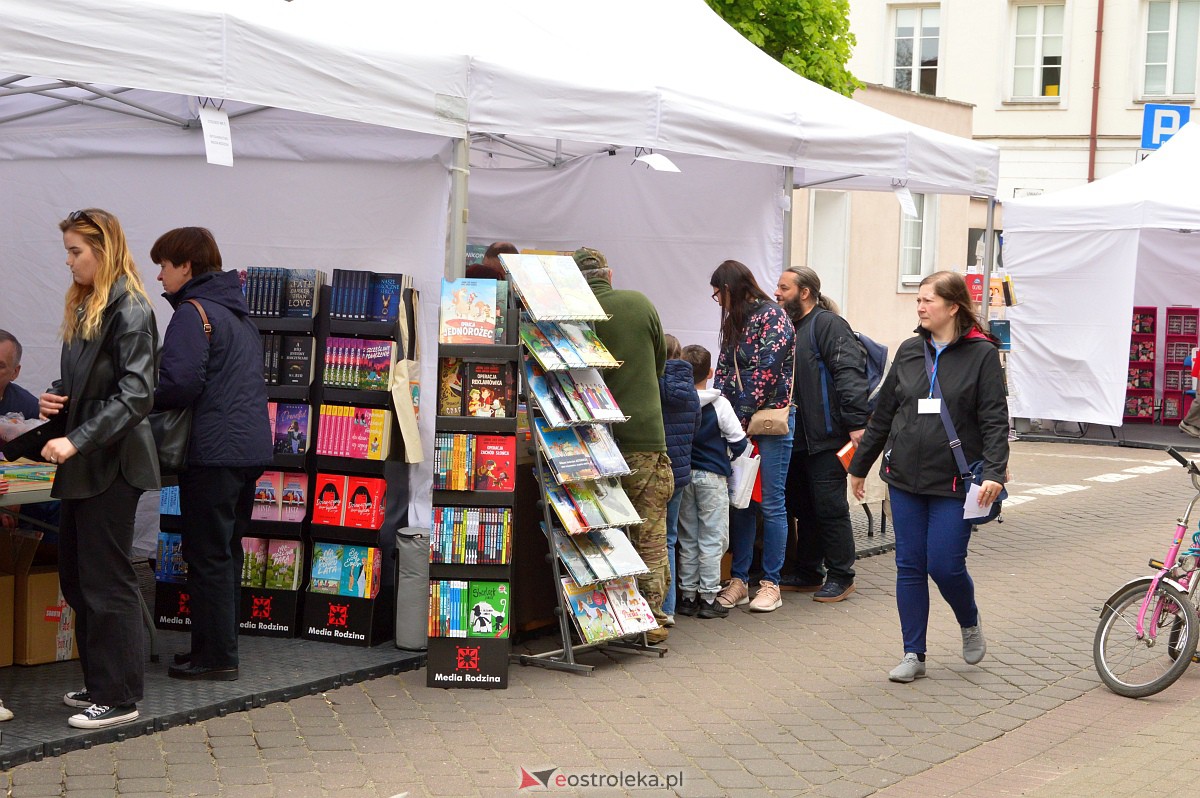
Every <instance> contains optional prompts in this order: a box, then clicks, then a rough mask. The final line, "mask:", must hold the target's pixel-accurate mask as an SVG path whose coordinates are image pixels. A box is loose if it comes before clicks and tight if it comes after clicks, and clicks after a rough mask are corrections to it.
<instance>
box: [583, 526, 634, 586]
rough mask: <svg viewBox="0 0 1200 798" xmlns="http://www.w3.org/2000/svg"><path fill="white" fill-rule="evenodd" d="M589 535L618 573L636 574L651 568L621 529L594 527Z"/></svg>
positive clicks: (623, 574) (621, 574) (625, 574)
mask: <svg viewBox="0 0 1200 798" xmlns="http://www.w3.org/2000/svg"><path fill="white" fill-rule="evenodd" d="M587 537H588V538H590V539H591V541H592V543H595V544H596V548H598V549H600V552H601V553H602V554H603V555H604V559H606V560H608V564H609V565H611V566H612V569H613V570H614V571H616V572H617V574H618V575H620V576H635V575H637V574H644V573H646V572H647V571H648V570H649V569H648V568H646V563H645V562H644V561H643V560H642V556H641V555H640V554H638V552H637V549H635V548H634V547H633V544H632V543H631V542H630V541H629V538H627V537H626V536H625V533H624V532H622V531H621V530H619V529H613V528H611V527H610V528H608V529H593V530H592V531H590V532H588V533H587Z"/></svg>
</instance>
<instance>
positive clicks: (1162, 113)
mask: <svg viewBox="0 0 1200 798" xmlns="http://www.w3.org/2000/svg"><path fill="white" fill-rule="evenodd" d="M1191 114H1192V107H1191V106H1190V105H1153V104H1147V105H1146V106H1145V111H1144V112H1143V115H1142V149H1143V150H1157V149H1158V148H1159V147H1161V146H1162V145H1163V143H1164V142H1166V141H1167V140H1168V139H1170V138H1171V136H1174V135H1175V134H1176V133H1178V132H1179V128H1181V127H1183V126H1184V125H1186V124H1187V123H1188V118H1189V117H1190V116H1191Z"/></svg>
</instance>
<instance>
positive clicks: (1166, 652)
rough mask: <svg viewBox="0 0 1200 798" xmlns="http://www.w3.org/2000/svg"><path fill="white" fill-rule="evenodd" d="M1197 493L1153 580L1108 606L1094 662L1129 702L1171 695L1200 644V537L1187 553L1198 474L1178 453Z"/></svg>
mask: <svg viewBox="0 0 1200 798" xmlns="http://www.w3.org/2000/svg"><path fill="white" fill-rule="evenodd" d="M1167 453H1168V454H1170V455H1171V456H1172V457H1174V458H1175V459H1176V460H1178V461H1179V462H1180V463H1181V464H1182V465H1183V466H1184V467H1185V468H1187V471H1188V475H1189V476H1190V477H1191V480H1192V487H1194V488H1195V489H1196V493H1195V495H1194V496H1192V499H1191V501H1189V502H1188V505H1187V510H1186V511H1185V512H1184V514H1183V517H1182V518H1180V519H1179V520H1178V521H1177V522H1176V526H1175V538H1174V540H1173V541H1172V542H1171V548H1170V549H1168V550H1167V556H1166V558H1165V559H1163V560H1162V561H1159V560H1153V559H1152V560H1150V567H1151V568H1153V569H1154V570H1155V573H1154V574H1153V575H1152V576H1142V577H1138V578H1137V579H1133V580H1131V581H1129V582H1126V583H1125V584H1124V585H1122V586H1121V587H1120V588H1118V589H1117V591H1116V592H1115V593H1113V594H1112V596H1110V597H1109V598H1108V600H1107V601H1105V602H1104V606H1103V607H1102V608H1101V609H1100V627H1099V628H1098V629H1096V639H1095V642H1094V643H1093V645H1092V658H1093V660H1094V661H1095V663H1096V671H1097V672H1098V673H1099V674H1100V679H1101V680H1102V681H1103V682H1104V684H1106V685H1107V686H1108V688H1109V689H1110V690H1112V691H1113V692H1114V693H1116V694H1118V695H1123V696H1127V697H1129V698H1144V697H1146V696H1148V695H1154V694H1155V693H1158V692H1161V691H1162V690H1165V689H1167V688H1168V687H1170V686H1171V685H1172V684H1174V683H1175V680H1176V679H1178V678H1179V677H1180V676H1182V675H1183V672H1184V671H1185V670H1187V667H1188V665H1190V664H1191V663H1192V661H1193V658H1194V657H1195V654H1196V644H1197V642H1200V636H1198V635H1200V627H1198V626H1197V616H1196V600H1197V598H1200V597H1198V596H1197V589H1198V588H1200V578H1197V577H1196V572H1197V569H1200V531H1197V532H1196V533H1195V534H1194V535H1192V537H1191V541H1190V545H1189V546H1188V547H1187V548H1184V546H1183V541H1184V539H1185V538H1186V537H1187V530H1188V519H1189V518H1190V517H1191V514H1192V508H1193V507H1194V506H1195V505H1196V500H1197V499H1200V481H1198V479H1200V468H1197V466H1196V464H1195V463H1194V462H1192V461H1190V460H1187V459H1185V458H1184V457H1183V455H1181V454H1180V453H1179V452H1177V451H1175V450H1174V449H1167Z"/></svg>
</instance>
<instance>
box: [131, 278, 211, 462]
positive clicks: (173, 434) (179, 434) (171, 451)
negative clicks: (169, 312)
mask: <svg viewBox="0 0 1200 798" xmlns="http://www.w3.org/2000/svg"><path fill="white" fill-rule="evenodd" d="M186 301H188V302H191V303H192V304H193V305H195V306H196V310H198V311H199V312H200V320H201V321H202V322H203V323H204V337H205V338H207V339H209V340H211V339H212V324H210V323H209V321H208V314H207V313H205V312H204V306H203V305H201V304H200V303H199V302H198V301H197V300H195V299H189V300H186ZM147 419H148V420H149V421H150V431H151V432H152V433H153V434H154V447H155V448H156V449H157V450H158V469H159V471H160V472H161V473H163V474H167V475H171V474H179V473H181V472H183V471H185V470H186V469H187V453H188V444H189V443H190V442H191V438H192V408H191V405H189V406H187V407H174V408H171V409H170V410H160V411H159V412H157V413H151V414H150V415H149V416H147Z"/></svg>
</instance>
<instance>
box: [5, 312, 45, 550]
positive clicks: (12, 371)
mask: <svg viewBox="0 0 1200 798" xmlns="http://www.w3.org/2000/svg"><path fill="white" fill-rule="evenodd" d="M22 351H23V350H22V348H21V342H20V341H18V340H17V337H16V336H15V335H13V334H12V333H10V332H8V331H7V330H0V416H3V415H5V414H8V413H19V414H20V415H22V416H24V417H25V418H37V417H38V400H37V397H36V396H34V395H33V394H31V393H30V392H29V391H27V390H25V389H24V388H22V387H21V386H20V385H17V384H16V382H14V380H16V379H17V377H18V376H20V374H21V354H22ZM10 509H12V510H19V511H20V513H21V515H23V516H27V517H29V518H33V519H36V520H38V521H41V522H43V523H45V524H48V525H50V526H51V527H57V526H58V502H42V503H39V504H25V505H21V506H20V507H16V506H14V507H11V508H10ZM16 523H17V518H16V516H14V515H12V514H10V513H0V526H4V527H6V528H12V527H14V526H16ZM43 531H49V530H43Z"/></svg>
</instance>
